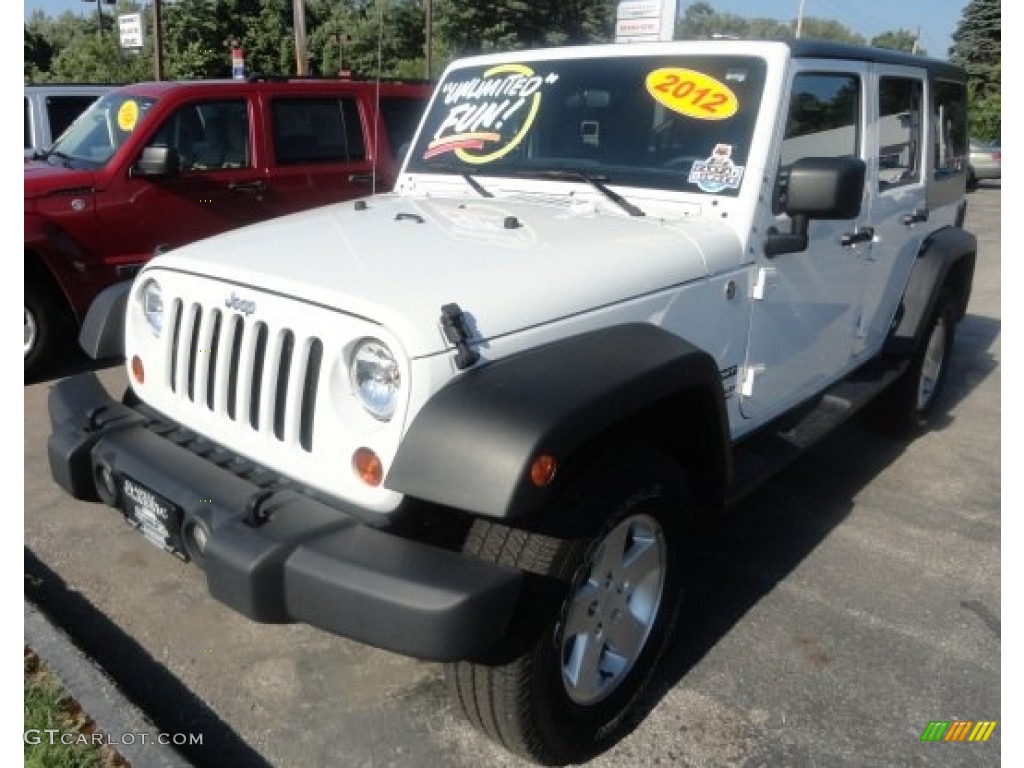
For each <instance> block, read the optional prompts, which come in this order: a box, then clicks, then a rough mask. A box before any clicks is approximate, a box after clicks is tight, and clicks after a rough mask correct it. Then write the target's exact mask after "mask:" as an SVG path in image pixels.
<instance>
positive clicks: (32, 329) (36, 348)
mask: <svg viewBox="0 0 1024 768" xmlns="http://www.w3.org/2000/svg"><path fill="white" fill-rule="evenodd" d="M57 318H58V312H57V307H56V303H55V302H54V301H53V298H52V297H51V295H50V292H48V291H46V290H45V289H43V288H41V287H40V286H39V285H38V284H36V283H35V282H31V281H26V283H25V376H28V377H32V376H36V375H38V374H39V373H40V372H41V371H42V369H43V368H44V367H45V366H46V365H47V364H48V362H49V361H50V359H51V358H52V356H53V350H54V348H55V347H56V345H57V337H58V333H57Z"/></svg>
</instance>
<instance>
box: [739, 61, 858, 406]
mask: <svg viewBox="0 0 1024 768" xmlns="http://www.w3.org/2000/svg"><path fill="white" fill-rule="evenodd" d="M867 76H868V69H867V65H866V64H857V63H849V62H844V63H842V64H840V63H837V62H803V63H798V65H797V69H796V71H795V73H794V75H793V77H792V83H791V88H790V97H789V107H788V111H787V115H786V125H785V133H784V138H783V141H782V142H781V151H780V156H779V158H778V163H777V167H778V169H779V171H780V179H782V180H783V181H781V182H780V184H779V185H778V187H777V189H776V193H775V197H776V199H775V200H773V202H772V213H773V214H774V219H771V217H770V216H769V217H768V221H767V222H766V223H768V224H770V225H771V226H774V227H776V228H777V229H778V230H779V231H784V232H788V231H790V229H791V225H792V222H791V221H790V220H789V217H788V216H786V215H785V214H783V213H781V210H782V207H781V203H780V202H779V199H780V196H781V195H782V194H784V178H785V170H786V169H787V168H788V167H789V166H790V165H791V164H792V163H793V162H794V161H796V160H798V159H800V158H803V157H864V152H865V147H864V144H865V142H864V124H865V114H866V105H865V98H864V93H865V87H866V84H867ZM780 129H781V126H780ZM867 213H868V212H867V210H866V209H865V207H863V206H862V211H861V216H860V217H859V219H857V220H849V221H824V220H812V221H811V222H810V226H809V230H808V237H809V243H808V247H807V249H806V250H804V251H800V252H797V253H786V254H781V255H778V256H775V257H774V258H767V257H766V256H765V255H764V254H763V253H762V254H760V255H759V256H758V258H757V261H756V262H755V265H754V269H755V275H754V278H753V283H754V285H755V288H754V290H753V296H752V299H753V301H752V302H751V317H750V332H749V339H748V346H747V362H746V366H745V368H744V371H743V373H742V375H741V378H740V382H739V389H740V409H741V412H742V413H743V415H744V416H745V417H747V418H753V419H757V420H765V419H768V418H771V417H772V416H775V415H777V414H779V413H781V412H783V411H785V410H786V409H788V408H790V407H792V406H793V405H796V404H797V403H799V402H801V401H803V400H806V399H807V398H809V397H810V396H812V395H813V394H815V393H816V392H818V391H820V390H821V389H822V388H823V387H825V386H826V385H827V384H828V383H829V382H831V381H833V380H835V379H837V378H839V377H840V376H841V375H842V374H843V373H844V372H845V371H846V370H847V369H848V368H849V367H850V361H851V355H852V353H853V348H854V336H855V333H856V329H857V326H858V323H859V321H860V312H861V299H862V287H861V285H862V280H863V271H864V270H863V265H864V262H863V260H862V259H861V258H860V256H859V252H860V251H862V250H863V249H864V248H865V247H867V246H868V245H870V243H869V242H866V241H865V239H863V238H867V237H869V233H868V232H867V231H866V230H865V229H863V227H859V225H860V224H862V223H863V222H866V221H867ZM851 235H852V236H854V237H850V236H851Z"/></svg>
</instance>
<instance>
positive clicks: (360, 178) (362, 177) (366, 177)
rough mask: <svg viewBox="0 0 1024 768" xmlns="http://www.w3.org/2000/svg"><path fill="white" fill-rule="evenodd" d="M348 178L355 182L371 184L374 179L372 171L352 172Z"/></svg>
mask: <svg viewBox="0 0 1024 768" xmlns="http://www.w3.org/2000/svg"><path fill="white" fill-rule="evenodd" d="M348 180H349V181H351V182H352V183H354V184H369V183H370V182H372V181H373V174H372V173H350V174H349V175H348Z"/></svg>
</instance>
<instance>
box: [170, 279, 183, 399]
mask: <svg viewBox="0 0 1024 768" xmlns="http://www.w3.org/2000/svg"><path fill="white" fill-rule="evenodd" d="M180 330H181V299H175V300H174V305H173V307H172V309H171V327H170V328H168V329H167V332H168V335H169V337H170V339H171V348H170V357H171V360H170V365H169V366H168V370H169V371H170V382H169V383H170V385H171V392H174V393H175V394H177V392H178V347H179V346H180V343H179V341H178V332H179V331H180Z"/></svg>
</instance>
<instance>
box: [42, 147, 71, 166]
mask: <svg viewBox="0 0 1024 768" xmlns="http://www.w3.org/2000/svg"><path fill="white" fill-rule="evenodd" d="M51 157H56V158H57V159H58V160H60V161H61V163H62V164H63V165H64V167H65V168H70V167H71V155H65V154H64V153H63V152H57V151H56V150H53V149H51V150H49V151H48V152H46V153H45V154H44V155H43V157H42V159H43V160H45V161H46V162H50V158H51Z"/></svg>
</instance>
